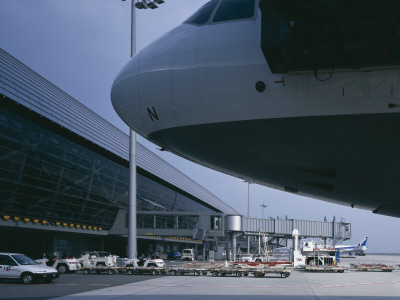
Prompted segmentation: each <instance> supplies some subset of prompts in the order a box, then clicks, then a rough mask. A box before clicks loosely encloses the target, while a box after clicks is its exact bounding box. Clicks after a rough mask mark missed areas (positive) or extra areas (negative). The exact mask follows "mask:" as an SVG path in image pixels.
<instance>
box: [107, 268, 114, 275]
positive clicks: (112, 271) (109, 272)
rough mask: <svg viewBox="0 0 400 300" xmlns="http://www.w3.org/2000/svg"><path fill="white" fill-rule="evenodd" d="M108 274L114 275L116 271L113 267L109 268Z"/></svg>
mask: <svg viewBox="0 0 400 300" xmlns="http://www.w3.org/2000/svg"><path fill="white" fill-rule="evenodd" d="M107 274H108V275H114V274H115V271H114V270H113V269H108V270H107Z"/></svg>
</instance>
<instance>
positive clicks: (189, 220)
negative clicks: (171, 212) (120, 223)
mask: <svg viewBox="0 0 400 300" xmlns="http://www.w3.org/2000/svg"><path fill="white" fill-rule="evenodd" d="M198 222H199V216H157V215H147V214H146V215H144V214H138V216H137V228H146V229H194V228H195V227H196V225H197V223H198Z"/></svg>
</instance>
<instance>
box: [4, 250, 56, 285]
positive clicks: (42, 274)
mask: <svg viewBox="0 0 400 300" xmlns="http://www.w3.org/2000/svg"><path fill="white" fill-rule="evenodd" d="M58 277H59V274H58V272H57V270H56V269H54V268H50V267H47V266H45V265H42V264H38V263H37V262H35V261H34V260H33V259H31V258H29V257H27V256H25V255H24V254H19V253H0V280H1V279H20V280H22V282H24V283H26V284H30V283H32V282H33V281H42V282H51V281H52V280H53V279H55V278H58Z"/></svg>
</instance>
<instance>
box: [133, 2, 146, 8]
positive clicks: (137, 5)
mask: <svg viewBox="0 0 400 300" xmlns="http://www.w3.org/2000/svg"><path fill="white" fill-rule="evenodd" d="M135 7H136V8H138V9H146V8H147V6H146V5H145V4H144V3H143V2H136V3H135Z"/></svg>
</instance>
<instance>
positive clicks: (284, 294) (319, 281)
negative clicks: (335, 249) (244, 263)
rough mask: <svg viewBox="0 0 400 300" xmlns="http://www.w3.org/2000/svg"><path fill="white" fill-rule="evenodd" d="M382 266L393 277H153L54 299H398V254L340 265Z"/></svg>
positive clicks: (350, 273)
mask: <svg viewBox="0 0 400 300" xmlns="http://www.w3.org/2000/svg"><path fill="white" fill-rule="evenodd" d="M351 263H367V264H371V263H376V264H378V263H381V264H386V265H390V266H396V270H394V271H393V272H381V271H379V272H373V271H368V272H358V271H350V270H349V271H345V272H344V273H327V272H315V273H314V272H306V271H299V270H293V271H292V274H291V275H290V277H288V278H280V277H279V276H278V275H271V276H268V277H263V278H255V277H253V276H251V275H249V276H247V277H240V278H238V277H228V276H225V277H212V276H211V275H206V276H198V277H196V276H190V275H184V276H170V275H166V276H157V277H154V278H152V279H149V280H146V281H141V282H136V283H131V284H125V285H121V286H116V287H109V288H104V289H99V290H94V291H90V292H85V293H81V294H75V295H69V296H65V297H60V298H55V299H58V300H78V299H79V300H80V299H82V300H92V299H93V300H94V299H99V300H108V299H110V300H111V299H118V300H127V299H139V300H149V299H151V300H181V299H182V300H183V299H185V300H186V299H190V300H206V299H207V300H213V299H230V300H236V299H246V300H247V299H266V298H267V299H280V300H283V299H290V300H292V299H296V300H300V299H344V298H346V299H365V298H370V299H380V298H382V299H397V300H398V299H400V255H367V256H364V257H356V258H342V261H341V263H340V265H343V266H350V264H351Z"/></svg>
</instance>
